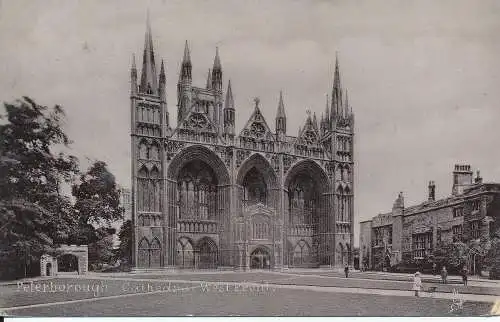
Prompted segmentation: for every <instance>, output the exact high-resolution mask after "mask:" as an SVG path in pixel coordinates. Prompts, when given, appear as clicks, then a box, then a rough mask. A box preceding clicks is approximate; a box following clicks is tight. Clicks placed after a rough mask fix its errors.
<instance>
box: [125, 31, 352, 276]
mask: <svg viewBox="0 0 500 322" xmlns="http://www.w3.org/2000/svg"><path fill="white" fill-rule="evenodd" d="M191 73H192V63H191V57H190V51H189V47H188V44H187V42H186V45H185V50H184V57H183V61H182V65H181V69H180V72H179V81H178V83H177V102H178V103H177V122H176V123H177V124H176V125H175V126H171V125H170V118H169V112H168V111H169V110H168V108H167V98H166V83H165V82H166V77H165V66H164V64H163V61H162V63H161V67H160V73H159V75H158V74H157V73H156V65H155V54H154V51H153V43H152V36H151V29H150V27H149V24H148V28H147V32H146V42H145V48H144V55H143V64H142V72H141V77H140V79H139V78H138V72H137V68H136V66H135V59H134V61H133V65H132V68H131V90H130V99H131V148H132V220H133V227H134V229H133V240H134V242H133V243H134V252H133V255H134V258H133V262H134V266H135V267H136V269H165V268H174V267H177V268H194V269H200V268H224V267H230V268H231V269H233V268H238V269H249V268H256V269H258V268H260V269H262V268H266V269H274V268H283V267H292V266H293V267H319V266H326V267H333V266H343V265H345V264H347V263H349V264H350V265H352V255H351V254H352V253H351V248H352V245H353V213H354V211H353V210H354V209H353V208H354V203H353V198H354V186H353V177H354V162H353V147H354V142H353V139H354V131H353V128H354V115H353V113H352V109H351V108H350V106H349V102H348V99H347V92H346V91H344V90H343V89H342V87H341V84H340V71H339V65H338V63H337V64H336V68H335V75H334V84H333V89H332V96H331V102H328V100H327V106H326V110H325V114H324V115H323V116H322V117H321V119H320V120H319V122H318V120H317V118H316V115H311V114H310V113H308V115H307V118H306V121H305V123H304V126H303V127H302V128H301V129H300V130H299V133H298V135H297V136H290V135H287V127H286V124H287V116H286V111H285V104H284V98H283V94H282V93H280V95H279V101H278V104H277V105H278V107H277V114H276V119H275V129H274V131H273V130H272V129H271V127H270V126H269V124H268V122H267V121H266V119H265V118H264V116H263V114H262V112H261V108H262V107H261V105H260V101H259V99H255V101H254V111H253V113H252V115H251V116H250V118H249V120H248V121H247V123H246V125H245V126H244V128H243V129H242V130H241V131H240V133H239V135H236V134H235V130H236V129H235V118H236V115H237V110H238V108H237V104H236V103H235V101H234V98H233V95H232V89H231V86H232V85H231V81H229V82H228V84H227V91H226V92H225V93H223V72H222V64H221V60H220V56H219V52H218V50H216V54H215V59H214V64H213V67H212V69H211V71H209V74H208V78H207V81H206V86H204V87H195V86H193V82H192V76H191Z"/></svg>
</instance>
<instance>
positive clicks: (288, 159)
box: [283, 155, 297, 172]
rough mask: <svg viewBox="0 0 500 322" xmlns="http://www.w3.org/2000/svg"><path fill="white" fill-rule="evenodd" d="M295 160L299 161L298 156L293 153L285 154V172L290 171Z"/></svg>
mask: <svg viewBox="0 0 500 322" xmlns="http://www.w3.org/2000/svg"><path fill="white" fill-rule="evenodd" d="M295 161H297V157H295V156H292V155H285V156H283V168H284V170H285V172H286V171H288V169H290V167H291V166H292V164H293V163H295Z"/></svg>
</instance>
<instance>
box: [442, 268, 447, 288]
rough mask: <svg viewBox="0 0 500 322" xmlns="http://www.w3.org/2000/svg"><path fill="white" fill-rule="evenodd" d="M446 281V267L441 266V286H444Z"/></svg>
mask: <svg viewBox="0 0 500 322" xmlns="http://www.w3.org/2000/svg"><path fill="white" fill-rule="evenodd" d="M447 279H448V271H447V270H446V266H443V268H442V269H441V280H442V281H443V284H446V282H447Z"/></svg>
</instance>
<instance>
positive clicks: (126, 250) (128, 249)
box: [117, 219, 132, 263]
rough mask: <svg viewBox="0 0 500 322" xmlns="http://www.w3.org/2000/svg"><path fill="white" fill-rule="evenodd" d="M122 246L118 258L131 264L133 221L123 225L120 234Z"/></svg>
mask: <svg viewBox="0 0 500 322" xmlns="http://www.w3.org/2000/svg"><path fill="white" fill-rule="evenodd" d="M118 238H119V239H120V246H119V248H118V251H117V258H118V259H120V260H122V261H124V262H126V263H130V261H131V259H132V221H131V220H130V219H129V220H127V221H125V222H124V223H123V225H122V226H121V228H120V232H119V233H118Z"/></svg>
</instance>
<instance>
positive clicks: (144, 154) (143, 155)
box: [139, 141, 148, 159]
mask: <svg viewBox="0 0 500 322" xmlns="http://www.w3.org/2000/svg"><path fill="white" fill-rule="evenodd" d="M147 158H148V146H147V144H146V142H144V141H142V142H141V143H139V159H147Z"/></svg>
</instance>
